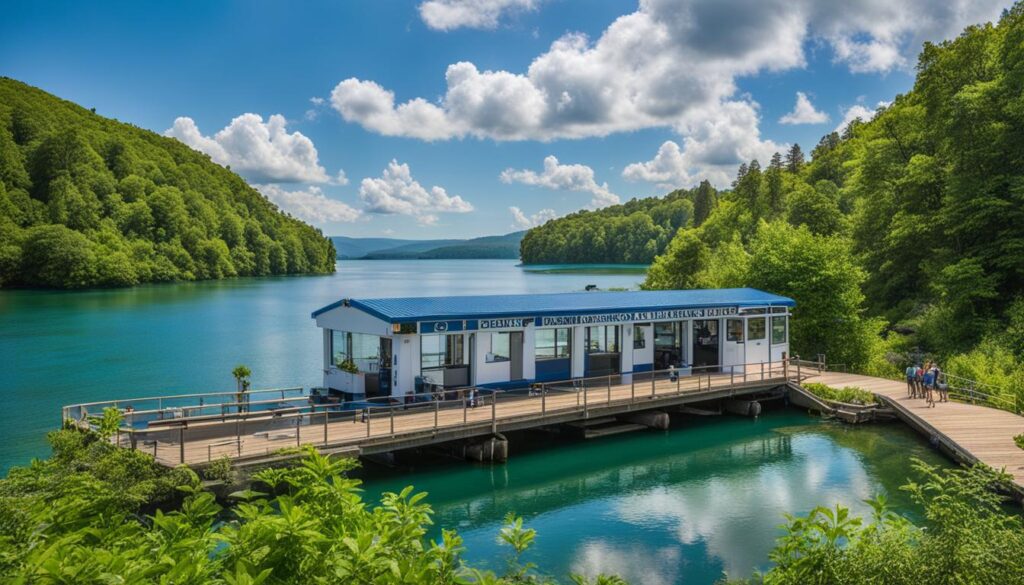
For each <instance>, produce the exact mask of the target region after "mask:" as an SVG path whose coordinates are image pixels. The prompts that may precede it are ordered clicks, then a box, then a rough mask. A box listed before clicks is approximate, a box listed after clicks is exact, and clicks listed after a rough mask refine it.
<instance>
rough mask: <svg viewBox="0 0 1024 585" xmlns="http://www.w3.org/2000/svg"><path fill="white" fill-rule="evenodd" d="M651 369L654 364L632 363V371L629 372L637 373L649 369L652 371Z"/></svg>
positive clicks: (648, 370)
mask: <svg viewBox="0 0 1024 585" xmlns="http://www.w3.org/2000/svg"><path fill="white" fill-rule="evenodd" d="M653 370H654V364H633V371H632V372H630V374H633V373H637V374H639V373H641V372H650V371H653Z"/></svg>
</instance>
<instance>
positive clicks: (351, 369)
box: [338, 357, 359, 374]
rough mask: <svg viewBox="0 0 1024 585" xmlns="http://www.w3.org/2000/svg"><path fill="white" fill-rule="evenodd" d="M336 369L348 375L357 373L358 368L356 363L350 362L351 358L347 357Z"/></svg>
mask: <svg viewBox="0 0 1024 585" xmlns="http://www.w3.org/2000/svg"><path fill="white" fill-rule="evenodd" d="M338 369H339V370H341V371H342V372H348V373H350V374H358V373H359V366H357V365H356V363H355V362H354V361H352V358H348V357H347V358H345V359H343V360H341V363H339V364H338Z"/></svg>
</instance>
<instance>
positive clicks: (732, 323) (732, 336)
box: [725, 319, 743, 343]
mask: <svg viewBox="0 0 1024 585" xmlns="http://www.w3.org/2000/svg"><path fill="white" fill-rule="evenodd" d="M725 339H726V340H727V341H734V342H736V343H743V319H726V321H725Z"/></svg>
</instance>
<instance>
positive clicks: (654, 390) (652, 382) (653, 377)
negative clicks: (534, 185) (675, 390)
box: [651, 368, 657, 400]
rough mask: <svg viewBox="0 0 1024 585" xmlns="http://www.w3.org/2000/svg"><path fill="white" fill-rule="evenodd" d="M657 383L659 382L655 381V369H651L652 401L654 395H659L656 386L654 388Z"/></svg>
mask: <svg viewBox="0 0 1024 585" xmlns="http://www.w3.org/2000/svg"><path fill="white" fill-rule="evenodd" d="M656 381H657V380H656V379H655V375H654V368H651V399H652V400H653V399H654V395H655V394H656V393H657V390H656V389H655V386H654V384H655V382H656Z"/></svg>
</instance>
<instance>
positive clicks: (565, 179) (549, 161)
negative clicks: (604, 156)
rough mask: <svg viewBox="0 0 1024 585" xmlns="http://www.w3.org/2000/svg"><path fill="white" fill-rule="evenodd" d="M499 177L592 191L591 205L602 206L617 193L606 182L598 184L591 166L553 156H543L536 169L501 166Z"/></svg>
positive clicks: (613, 200)
mask: <svg viewBox="0 0 1024 585" xmlns="http://www.w3.org/2000/svg"><path fill="white" fill-rule="evenodd" d="M500 178H501V181H502V182H503V183H522V184H524V185H535V186H538V187H546V188H548V189H555V190H561V191H580V192H585V193H590V194H591V195H593V198H592V199H591V201H590V206H591V207H606V206H608V205H615V204H616V203H618V202H619V196H618V195H616V194H614V193H612V192H611V191H609V190H608V183H601V184H600V185H599V184H598V183H597V181H596V180H594V169H592V168H590V167H588V166H587V165H581V164H569V165H563V164H561V163H559V162H558V159H557V158H555V157H554V156H547V157H545V158H544V169H543V170H542V171H541V172H539V173H538V172H536V171H532V170H529V169H521V170H516V169H505V170H504V171H502V172H501V176H500Z"/></svg>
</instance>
